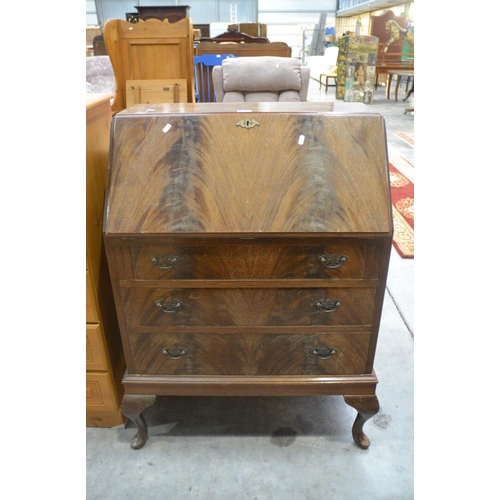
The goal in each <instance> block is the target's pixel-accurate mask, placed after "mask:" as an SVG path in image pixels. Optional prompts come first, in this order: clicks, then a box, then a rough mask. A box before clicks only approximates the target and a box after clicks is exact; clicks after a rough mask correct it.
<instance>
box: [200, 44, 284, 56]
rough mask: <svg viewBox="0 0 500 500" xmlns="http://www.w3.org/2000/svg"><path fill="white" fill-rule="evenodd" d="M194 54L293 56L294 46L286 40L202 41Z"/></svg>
mask: <svg viewBox="0 0 500 500" xmlns="http://www.w3.org/2000/svg"><path fill="white" fill-rule="evenodd" d="M194 54H195V55H196V56H201V55H202V54H232V55H233V56H238V57H255V56H276V57H291V55H292V48H291V47H290V46H289V45H287V44H286V43H285V42H266V43H260V42H259V43H239V42H233V43H220V42H207V41H205V42H203V41H200V43H199V44H198V45H197V46H196V48H195V49H194Z"/></svg>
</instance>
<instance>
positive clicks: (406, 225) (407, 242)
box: [389, 156, 415, 259]
mask: <svg viewBox="0 0 500 500" xmlns="http://www.w3.org/2000/svg"><path fill="white" fill-rule="evenodd" d="M389 173H390V180H391V197H392V218H393V221H394V237H393V244H394V247H395V248H396V250H397V251H398V253H399V255H401V257H403V258H407V259H413V258H414V244H415V243H414V234H413V233H414V207H413V196H414V193H413V165H412V164H411V163H410V162H409V161H407V160H405V159H404V158H402V157H401V156H398V157H393V158H389Z"/></svg>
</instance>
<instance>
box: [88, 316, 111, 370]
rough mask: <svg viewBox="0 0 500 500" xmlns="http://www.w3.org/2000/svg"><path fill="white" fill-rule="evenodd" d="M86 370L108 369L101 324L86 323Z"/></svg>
mask: <svg viewBox="0 0 500 500" xmlns="http://www.w3.org/2000/svg"><path fill="white" fill-rule="evenodd" d="M87 370H102V371H105V370H109V364H108V360H107V355H106V346H105V343H104V337H103V334H102V330H101V325H87Z"/></svg>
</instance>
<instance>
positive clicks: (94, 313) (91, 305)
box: [86, 271, 100, 323]
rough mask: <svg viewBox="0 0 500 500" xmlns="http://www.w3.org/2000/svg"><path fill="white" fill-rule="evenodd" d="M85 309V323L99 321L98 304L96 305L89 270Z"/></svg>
mask: <svg viewBox="0 0 500 500" xmlns="http://www.w3.org/2000/svg"><path fill="white" fill-rule="evenodd" d="M86 281H87V290H86V294H87V311H86V320H87V323H99V321H100V317H99V306H98V305H97V300H96V295H95V289H94V282H93V281H92V277H91V276H90V272H89V271H87V279H86Z"/></svg>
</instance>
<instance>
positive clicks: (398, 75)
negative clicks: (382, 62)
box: [387, 69, 414, 101]
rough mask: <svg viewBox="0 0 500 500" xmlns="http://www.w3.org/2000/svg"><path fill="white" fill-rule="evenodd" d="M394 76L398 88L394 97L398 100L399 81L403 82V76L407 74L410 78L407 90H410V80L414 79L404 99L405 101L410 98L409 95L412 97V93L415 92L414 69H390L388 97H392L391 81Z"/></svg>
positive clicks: (388, 74) (388, 73)
mask: <svg viewBox="0 0 500 500" xmlns="http://www.w3.org/2000/svg"><path fill="white" fill-rule="evenodd" d="M393 76H396V90H395V92H394V97H395V98H396V101H397V100H398V88H399V83H400V82H401V78H402V77H404V76H406V77H407V79H408V80H407V83H406V90H408V82H409V81H410V78H411V79H412V86H411V89H410V91H409V92H408V94H407V95H406V97H405V98H404V99H403V101H406V99H408V97H410V95H411V94H413V83H414V71H413V70H403V69H398V70H389V71H388V72H387V99H390V98H391V82H392V77H393Z"/></svg>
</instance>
